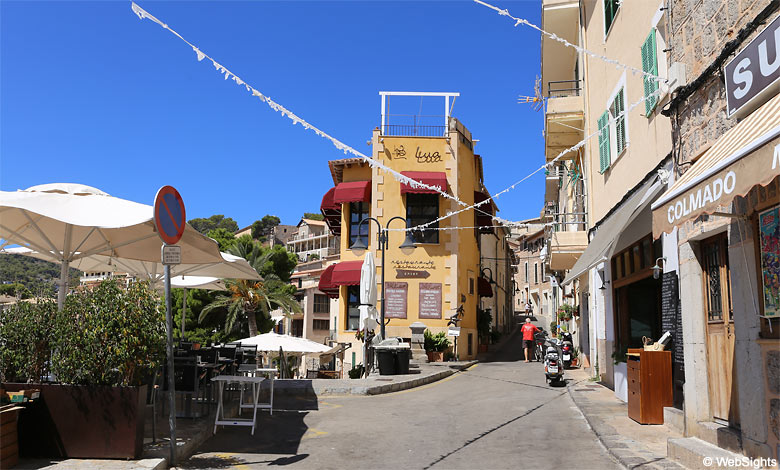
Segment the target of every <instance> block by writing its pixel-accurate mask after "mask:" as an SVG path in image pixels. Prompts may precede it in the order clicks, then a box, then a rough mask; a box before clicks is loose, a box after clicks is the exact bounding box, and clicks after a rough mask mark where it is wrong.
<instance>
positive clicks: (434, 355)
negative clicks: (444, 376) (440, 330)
mask: <svg viewBox="0 0 780 470" xmlns="http://www.w3.org/2000/svg"><path fill="white" fill-rule="evenodd" d="M425 354H427V355H428V362H444V351H427V352H426V353H425Z"/></svg>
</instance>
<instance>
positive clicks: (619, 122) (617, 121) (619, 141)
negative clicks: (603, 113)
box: [609, 88, 626, 156]
mask: <svg viewBox="0 0 780 470" xmlns="http://www.w3.org/2000/svg"><path fill="white" fill-rule="evenodd" d="M625 109H626V102H625V97H624V94H623V88H621V89H620V91H618V92H617V94H616V95H615V99H614V100H613V101H612V105H611V106H610V107H609V114H610V117H611V118H612V119H611V121H612V122H613V123H614V126H613V128H612V129H610V134H611V136H614V137H615V156H618V155H620V154H621V153H623V150H624V149H625V148H626V115H625V113H623V111H625ZM621 113H623V114H621ZM618 115H620V117H618Z"/></svg>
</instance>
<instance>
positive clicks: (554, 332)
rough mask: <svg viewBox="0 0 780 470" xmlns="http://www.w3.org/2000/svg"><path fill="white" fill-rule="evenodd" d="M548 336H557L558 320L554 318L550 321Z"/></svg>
mask: <svg viewBox="0 0 780 470" xmlns="http://www.w3.org/2000/svg"><path fill="white" fill-rule="evenodd" d="M550 336H552V337H553V338H555V337H556V336H558V322H557V321H555V320H553V321H551V322H550Z"/></svg>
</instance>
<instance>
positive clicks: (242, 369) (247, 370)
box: [238, 364, 279, 416]
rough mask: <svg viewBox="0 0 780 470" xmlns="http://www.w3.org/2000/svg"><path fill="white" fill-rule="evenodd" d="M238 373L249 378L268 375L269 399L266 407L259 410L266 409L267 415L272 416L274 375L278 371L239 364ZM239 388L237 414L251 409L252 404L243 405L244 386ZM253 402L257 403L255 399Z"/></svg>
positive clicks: (254, 365)
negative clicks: (269, 384) (269, 382)
mask: <svg viewBox="0 0 780 470" xmlns="http://www.w3.org/2000/svg"><path fill="white" fill-rule="evenodd" d="M238 373H239V374H243V375H246V376H251V377H257V375H258V374H268V378H269V380H270V381H271V387H270V389H271V398H270V401H269V402H268V406H261V408H265V407H267V408H268V412H269V414H271V415H272V416H273V414H274V408H273V405H274V379H275V378H276V374H278V373H279V371H278V370H277V369H276V368H273V367H272V368H262V367H257V365H256V364H241V365H240V366H238ZM240 387H241V393H240V394H239V399H238V406H239V413H241V409H242V408H253V404H252V403H244V384H241V385H240ZM255 401H257V398H255Z"/></svg>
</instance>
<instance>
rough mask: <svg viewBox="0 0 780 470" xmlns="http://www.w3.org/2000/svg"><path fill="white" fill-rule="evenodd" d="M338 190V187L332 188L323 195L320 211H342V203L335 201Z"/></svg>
mask: <svg viewBox="0 0 780 470" xmlns="http://www.w3.org/2000/svg"><path fill="white" fill-rule="evenodd" d="M335 192H336V188H335V187H333V188H330V189H329V190H328V192H327V193H325V195H324V196H322V203H320V211H322V212H325V211H329V210H332V211H339V212H341V204H336V203H335V202H333V194H334V193H335Z"/></svg>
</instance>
